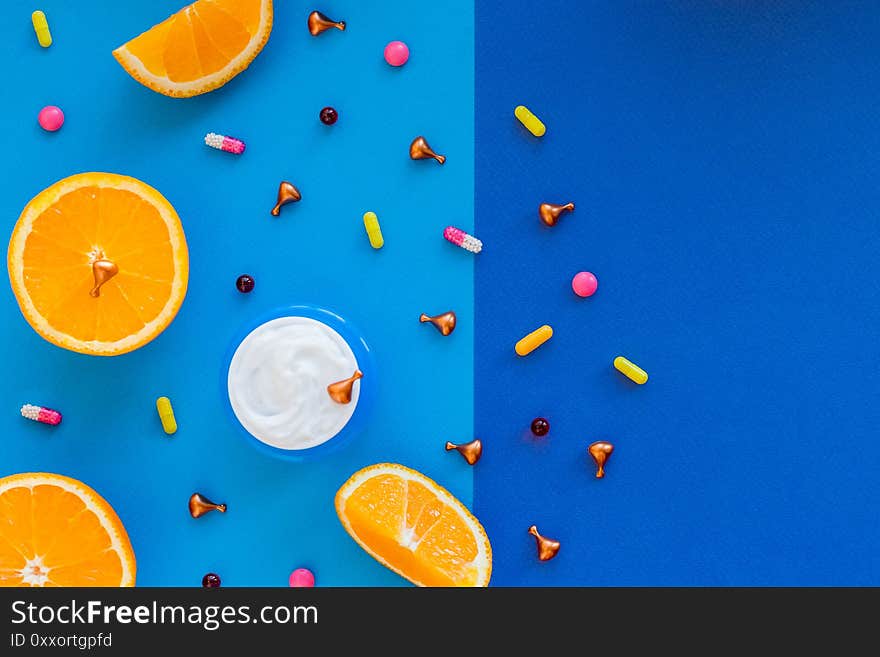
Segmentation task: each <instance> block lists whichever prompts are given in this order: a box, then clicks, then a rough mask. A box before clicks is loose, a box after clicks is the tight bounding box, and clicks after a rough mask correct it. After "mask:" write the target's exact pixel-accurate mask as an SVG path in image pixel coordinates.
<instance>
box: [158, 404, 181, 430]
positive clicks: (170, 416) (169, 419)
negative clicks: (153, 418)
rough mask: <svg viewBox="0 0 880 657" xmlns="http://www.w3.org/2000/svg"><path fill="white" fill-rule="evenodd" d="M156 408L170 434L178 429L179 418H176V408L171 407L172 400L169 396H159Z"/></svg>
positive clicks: (163, 426)
mask: <svg viewBox="0 0 880 657" xmlns="http://www.w3.org/2000/svg"><path fill="white" fill-rule="evenodd" d="M156 410H157V411H159V419H160V420H162V428H163V429H164V430H165V433H167V434H169V435H170V434H172V433H174V432H175V431H177V420H175V419H174V409H173V408H171V400H170V399H168V397H159V399H157V400H156Z"/></svg>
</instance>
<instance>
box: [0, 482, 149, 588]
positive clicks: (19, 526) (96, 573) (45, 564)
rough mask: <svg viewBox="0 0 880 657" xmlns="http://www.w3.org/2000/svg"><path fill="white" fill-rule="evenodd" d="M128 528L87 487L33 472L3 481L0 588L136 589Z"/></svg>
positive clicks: (0, 498)
mask: <svg viewBox="0 0 880 657" xmlns="http://www.w3.org/2000/svg"><path fill="white" fill-rule="evenodd" d="M135 571H136V567H135V560H134V552H133V551H132V549H131V543H130V542H129V540H128V534H127V533H126V532H125V527H123V526H122V523H121V522H120V521H119V517H118V516H117V515H116V512H115V511H113V507H111V506H110V505H109V504H108V503H107V501H106V500H105V499H104V498H103V497H101V496H100V495H98V494H97V493H96V492H95V491H93V490H92V489H91V488H89V487H88V486H86V485H85V484H84V483H82V482H80V481H77V480H76V479H71V478H70V477H63V476H61V475H57V474H47V473H44V472H29V473H26V474H17V475H12V476H11V477H3V478H2V479H0V586H134V580H135Z"/></svg>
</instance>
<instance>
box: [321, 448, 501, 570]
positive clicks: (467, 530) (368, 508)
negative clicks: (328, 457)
mask: <svg viewBox="0 0 880 657" xmlns="http://www.w3.org/2000/svg"><path fill="white" fill-rule="evenodd" d="M336 513H337V515H338V516H339V520H340V521H341V522H342V526H343V527H345V530H346V531H347V532H348V533H349V534H350V535H351V537H352V538H353V539H354V540H355V541H357V543H358V545H360V546H361V547H362V548H363V549H364V550H366V551H367V552H368V553H369V554H370V556H372V557H373V558H374V559H376V560H377V561H379V563H381V564H382V565H383V566H386V567H388V568H390V569H391V570H393V571H394V572H396V573H397V574H398V575H402V576H403V577H405V578H406V579H408V580H409V581H411V582H412V583H413V584H416V585H418V586H487V585H488V584H489V577H490V576H491V574H492V547H491V546H490V545H489V538H488V536H486V532H485V530H484V529H483V527H482V525H480V523H479V521H478V520H477V519H476V518H474V517H473V516H472V515H471V513H470V511H468V510H467V509H466V508H465V506H464V505H463V504H462V503H461V502H459V501H458V500H457V499H456V498H455V497H453V495H452V493H450V492H449V491H447V490H446V489H445V488H443V487H441V486H439V485H438V484H436V483H435V482H434V481H432V480H431V479H429V478H428V477H426V476H425V475H423V474H421V473H420V472H416V471H415V470H411V469H410V468H407V467H404V466H402V465H397V464H396V463H379V464H377V465H373V466H370V467H368V468H364V469H363V470H359V471H357V472H355V473H354V474H353V475H352V476H351V478H350V479H349V480H348V481H346V482H345V484H343V485H342V488H340V489H339V492H337V493H336Z"/></svg>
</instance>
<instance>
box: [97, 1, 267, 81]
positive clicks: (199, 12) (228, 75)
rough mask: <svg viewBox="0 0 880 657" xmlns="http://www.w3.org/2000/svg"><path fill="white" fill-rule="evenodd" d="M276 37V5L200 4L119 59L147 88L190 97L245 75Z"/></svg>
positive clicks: (124, 48) (124, 49) (125, 49)
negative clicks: (273, 7)
mask: <svg viewBox="0 0 880 657" xmlns="http://www.w3.org/2000/svg"><path fill="white" fill-rule="evenodd" d="M271 32H272V0H198V2H194V3H192V4H191V5H187V6H186V7H184V8H183V9H181V10H180V11H178V12H177V13H176V14H173V15H171V16H170V17H168V18H167V19H166V20H164V21H162V22H161V23H159V24H158V25H154V26H153V27H151V28H150V29H149V30H147V31H146V32H144V33H143V34H141V35H140V36H137V37H135V38H134V39H132V40H131V41H129V42H127V43H124V44H123V45H121V46H119V47H118V48H117V49H116V50H114V51H113V56H114V57H115V58H116V59H117V61H118V62H119V63H120V64H121V65H122V68H124V69H125V70H126V71H127V72H128V74H129V75H130V76H131V77H133V78H134V79H135V80H137V81H138V82H140V83H141V84H142V85H144V86H146V87H149V88H150V89H152V90H153V91H158V92H159V93H160V94H165V95H166V96H176V97H178V98H186V97H189V96H197V95H199V94H203V93H206V92H208V91H212V90H213V89H217V88H218V87H222V86H223V85H224V84H226V83H227V82H229V81H230V80H231V79H232V78H234V77H235V76H236V75H238V74H239V73H241V72H242V71H243V70H245V69H246V68H247V67H248V65H250V63H251V62H252V61H253V60H254V57H256V56H257V55H258V54H260V51H261V50H262V49H263V46H265V45H266V42H267V41H268V40H269V34H270V33H271Z"/></svg>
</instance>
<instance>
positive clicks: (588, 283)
mask: <svg viewBox="0 0 880 657" xmlns="http://www.w3.org/2000/svg"><path fill="white" fill-rule="evenodd" d="M598 287H599V281H597V280H596V277H595V276H593V274H592V273H590V272H588V271H579V272H578V273H577V274H575V275H574V278H572V279H571V289H572V290H574V293H575V294H576V295H578V296H579V297H591V296H593V295H594V294H595V293H596V288H598Z"/></svg>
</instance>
